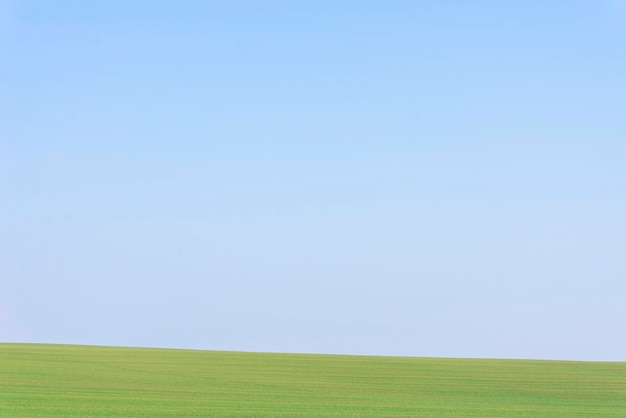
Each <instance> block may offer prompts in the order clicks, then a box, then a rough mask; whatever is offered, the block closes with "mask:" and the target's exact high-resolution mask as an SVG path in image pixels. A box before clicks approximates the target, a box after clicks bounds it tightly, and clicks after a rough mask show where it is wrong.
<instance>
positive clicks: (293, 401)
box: [0, 344, 626, 417]
mask: <svg viewBox="0 0 626 418" xmlns="http://www.w3.org/2000/svg"><path fill="white" fill-rule="evenodd" d="M229 415H230V416H255V417H256V416H303V417H304V416H306V417H310V416H433V417H440V416H455V417H477V416H480V417H505V416H516V417H541V416H562V417H581V416H585V417H588V416H593V417H600V416H614V417H618V416H619V417H626V363H591V362H563V361H529V360H473V359H439V358H412V357H366V356H337V355H305V354H267V353H239V352H219V351H191V350H166V349H142V348H113V347H88V346H64V345H39V344H0V416H2V417H5V416H6V417H21V416H63V417H72V416H75V417H90V416H106V417H110V416H125V417H127V416H144V417H157V416H181V417H182V416H198V417H202V416H229Z"/></svg>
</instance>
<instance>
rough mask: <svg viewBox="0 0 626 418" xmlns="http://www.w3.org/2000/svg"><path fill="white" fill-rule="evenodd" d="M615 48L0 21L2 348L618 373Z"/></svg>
mask: <svg viewBox="0 0 626 418" xmlns="http://www.w3.org/2000/svg"><path fill="white" fill-rule="evenodd" d="M625 27H626V4H625V3H624V2H620V1H617V0H614V1H609V0H607V1H591V0H589V1H545V0H544V1H510V2H509V1H506V2H503V1H452V0H450V1H384V2H383V1H378V2H364V1H339V2H337V1H320V0H318V1H315V2H292V1H265V2H260V1H259V2H252V1H249V2H244V1H177V2H174V1H147V0H146V1H142V0H135V1H127V0H124V1H122V0H107V1H98V2H85V1H78V0H76V1H69V0H60V1H55V2H51V1H44V0H39V1H35V0H31V1H28V0H23V1H20V0H13V1H6V0H4V1H3V0H0V196H2V199H1V201H0V202H1V205H0V231H1V234H0V235H1V241H0V341H28V342H50V343H79V344H102V345H131V346H160V347H185V348H199V349H228V350H246V351H280V352H321V353H352V354H385V355H414V356H454V357H518V358H519V357H522V358H554V359H581V360H626V355H625V354H624V353H626V303H625V300H626V280H625V279H626V263H625V259H624V255H625V254H626V164H625V163H626V142H625V140H626V136H625V134H626V117H625V116H624V115H625V114H626V29H624V28H625Z"/></svg>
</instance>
